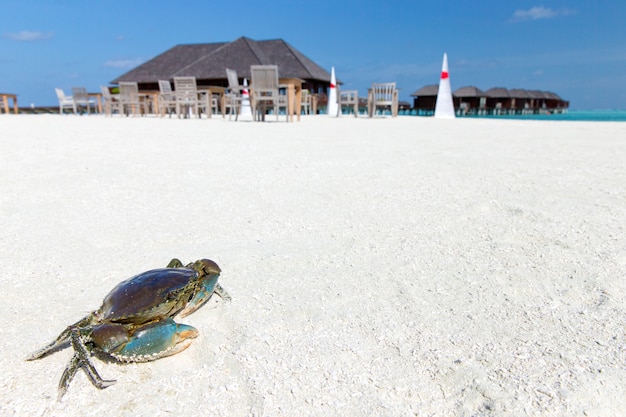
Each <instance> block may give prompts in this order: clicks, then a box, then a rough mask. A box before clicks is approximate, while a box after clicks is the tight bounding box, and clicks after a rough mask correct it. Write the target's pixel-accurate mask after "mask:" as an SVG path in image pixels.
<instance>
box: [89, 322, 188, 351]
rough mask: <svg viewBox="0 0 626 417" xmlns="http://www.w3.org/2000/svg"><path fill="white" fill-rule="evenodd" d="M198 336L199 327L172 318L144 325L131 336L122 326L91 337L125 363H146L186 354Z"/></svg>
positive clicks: (98, 330) (101, 330) (102, 329)
mask: <svg viewBox="0 0 626 417" xmlns="http://www.w3.org/2000/svg"><path fill="white" fill-rule="evenodd" d="M197 336H198V330H196V328H195V327H192V326H188V325H186V324H179V323H176V322H175V321H174V320H172V319H171V318H168V319H165V320H162V321H158V322H155V323H151V324H147V325H145V326H141V327H139V328H137V329H135V330H134V331H133V333H132V334H130V333H129V331H128V330H127V328H126V327H124V326H123V325H118V324H104V325H101V326H98V327H96V328H94V330H93V332H92V334H91V337H92V339H93V340H94V342H95V343H97V344H98V345H99V346H100V347H101V348H102V350H104V351H105V352H107V353H108V354H110V355H111V356H113V357H114V358H116V359H117V360H120V361H124V362H146V361H152V360H155V359H159V358H162V357H165V356H170V355H174V354H176V353H178V352H180V351H183V350H185V349H187V348H188V347H189V345H190V344H191V339H193V338H195V337H197Z"/></svg>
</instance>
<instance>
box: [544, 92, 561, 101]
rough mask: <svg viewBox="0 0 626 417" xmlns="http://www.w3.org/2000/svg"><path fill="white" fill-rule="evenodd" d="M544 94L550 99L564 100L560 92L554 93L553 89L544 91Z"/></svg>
mask: <svg viewBox="0 0 626 417" xmlns="http://www.w3.org/2000/svg"><path fill="white" fill-rule="evenodd" d="M543 95H544V96H545V97H546V98H547V99H549V100H559V101H562V100H563V99H562V98H561V97H560V96H559V95H558V94H556V93H553V92H552V91H544V92H543Z"/></svg>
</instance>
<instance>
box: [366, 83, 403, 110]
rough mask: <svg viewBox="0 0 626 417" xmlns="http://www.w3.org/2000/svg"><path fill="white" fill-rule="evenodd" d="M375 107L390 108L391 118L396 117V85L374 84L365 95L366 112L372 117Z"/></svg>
mask: <svg viewBox="0 0 626 417" xmlns="http://www.w3.org/2000/svg"><path fill="white" fill-rule="evenodd" d="M377 107H383V108H388V107H389V108H391V116H392V117H396V116H398V90H397V89H396V83H380V84H377V83H374V84H372V88H370V89H369V92H368V95H367V111H368V115H369V117H374V114H375V113H376V108H377Z"/></svg>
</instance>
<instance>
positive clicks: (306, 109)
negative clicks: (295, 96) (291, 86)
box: [300, 89, 313, 114]
mask: <svg viewBox="0 0 626 417" xmlns="http://www.w3.org/2000/svg"><path fill="white" fill-rule="evenodd" d="M312 98H313V97H312V95H311V92H310V91H309V90H307V89H303V90H302V100H301V104H300V108H301V109H302V110H301V112H302V113H304V114H311V101H312Z"/></svg>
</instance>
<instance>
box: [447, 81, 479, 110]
mask: <svg viewBox="0 0 626 417" xmlns="http://www.w3.org/2000/svg"><path fill="white" fill-rule="evenodd" d="M452 102H453V103H454V108H455V109H456V113H457V114H459V115H476V114H486V112H487V110H486V109H487V93H485V92H484V91H483V90H481V89H480V88H478V87H474V86H468V87H461V88H458V89H456V90H455V91H454V92H453V93H452Z"/></svg>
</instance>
